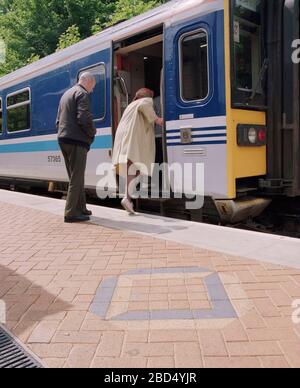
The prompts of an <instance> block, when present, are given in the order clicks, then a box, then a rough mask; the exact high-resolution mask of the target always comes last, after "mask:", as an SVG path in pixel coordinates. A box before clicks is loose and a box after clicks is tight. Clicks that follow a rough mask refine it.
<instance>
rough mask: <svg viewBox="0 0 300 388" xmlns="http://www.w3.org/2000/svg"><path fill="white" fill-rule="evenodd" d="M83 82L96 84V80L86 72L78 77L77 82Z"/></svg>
mask: <svg viewBox="0 0 300 388" xmlns="http://www.w3.org/2000/svg"><path fill="white" fill-rule="evenodd" d="M84 81H94V82H96V79H95V77H94V75H93V74H92V73H90V72H88V71H86V72H84V73H82V74H81V75H80V77H79V82H84Z"/></svg>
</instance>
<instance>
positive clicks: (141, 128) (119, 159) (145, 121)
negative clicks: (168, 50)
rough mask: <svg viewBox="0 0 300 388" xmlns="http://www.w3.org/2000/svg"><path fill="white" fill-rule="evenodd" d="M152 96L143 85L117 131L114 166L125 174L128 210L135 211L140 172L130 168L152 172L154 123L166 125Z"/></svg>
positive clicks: (144, 172) (118, 171)
mask: <svg viewBox="0 0 300 388" xmlns="http://www.w3.org/2000/svg"><path fill="white" fill-rule="evenodd" d="M153 97H154V93H153V91H152V90H149V89H145V88H144V89H140V90H139V91H138V92H137V93H136V96H135V98H134V100H133V102H132V103H131V104H130V105H129V106H128V107H127V109H126V110H125V112H124V114H123V117H122V120H121V121H120V124H119V126H118V129H117V133H116V138H115V144H114V151H113V166H114V168H115V170H116V173H117V174H118V175H120V176H124V177H126V193H125V198H124V199H123V201H122V206H123V207H124V209H125V210H126V211H127V212H128V213H129V214H134V213H135V212H134V206H133V203H132V195H133V193H132V189H133V188H132V187H131V186H132V183H134V180H135V178H136V177H137V176H138V175H139V172H136V174H135V175H133V174H132V171H131V169H132V170H133V167H136V168H137V170H140V173H141V175H144V176H152V172H153V164H154V162H155V132H154V125H155V124H158V125H160V126H162V125H163V119H162V118H160V117H158V116H157V115H156V113H155V111H154V107H153Z"/></svg>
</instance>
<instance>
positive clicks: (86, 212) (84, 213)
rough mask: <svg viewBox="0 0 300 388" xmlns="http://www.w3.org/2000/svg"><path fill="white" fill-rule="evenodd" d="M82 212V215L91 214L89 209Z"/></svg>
mask: <svg viewBox="0 0 300 388" xmlns="http://www.w3.org/2000/svg"><path fill="white" fill-rule="evenodd" d="M82 214H83V215H84V216H92V215H93V213H92V212H91V211H90V210H85V211H84V212H83V213H82Z"/></svg>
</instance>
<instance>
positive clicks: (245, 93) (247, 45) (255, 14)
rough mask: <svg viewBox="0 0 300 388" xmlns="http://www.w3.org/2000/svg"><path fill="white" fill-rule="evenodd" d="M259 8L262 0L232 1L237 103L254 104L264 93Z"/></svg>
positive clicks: (261, 26) (261, 29)
mask: <svg viewBox="0 0 300 388" xmlns="http://www.w3.org/2000/svg"><path fill="white" fill-rule="evenodd" d="M263 6H264V1H263V0H233V21H232V23H233V27H232V51H233V83H234V88H235V90H236V92H234V93H233V96H236V102H239V103H243V102H247V103H251V102H252V103H254V105H258V104H259V103H258V101H259V100H262V95H263V93H264V90H263V76H264V75H265V71H264V70H263V69H264V67H263V62H264V60H263V59H264V58H263V56H264V47H263V8H264V7H263ZM259 95H260V96H259ZM249 97H250V101H249ZM254 99H256V101H253V100H254Z"/></svg>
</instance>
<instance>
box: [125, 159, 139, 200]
mask: <svg viewBox="0 0 300 388" xmlns="http://www.w3.org/2000/svg"><path fill="white" fill-rule="evenodd" d="M132 165H133V163H132V162H131V160H128V162H127V182H126V197H127V198H128V199H129V200H130V201H132V193H131V190H130V188H131V183H132V182H133V180H134V179H136V178H137V177H138V176H139V175H140V173H139V172H138V171H137V172H136V174H135V175H130V174H129V170H130V167H131V166H132Z"/></svg>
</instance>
